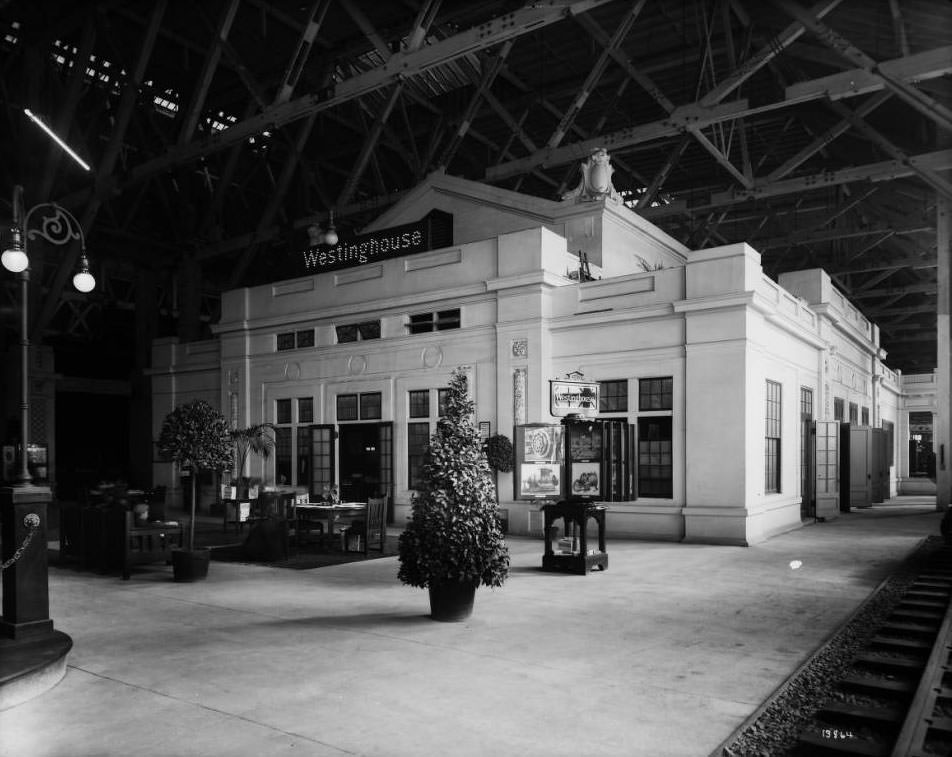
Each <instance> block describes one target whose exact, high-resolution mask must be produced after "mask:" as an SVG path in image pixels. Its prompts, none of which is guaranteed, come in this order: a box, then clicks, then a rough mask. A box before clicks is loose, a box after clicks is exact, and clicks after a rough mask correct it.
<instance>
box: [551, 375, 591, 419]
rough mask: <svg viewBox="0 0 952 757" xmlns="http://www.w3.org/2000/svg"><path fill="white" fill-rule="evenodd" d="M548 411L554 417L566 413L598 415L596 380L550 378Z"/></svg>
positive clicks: (584, 416) (563, 415)
mask: <svg viewBox="0 0 952 757" xmlns="http://www.w3.org/2000/svg"><path fill="white" fill-rule="evenodd" d="M549 412H550V413H551V414H552V415H554V416H555V417H556V418H564V417H565V416H566V415H579V416H581V417H583V418H594V417H595V416H596V415H598V382H597V381H567V380H563V379H552V380H550V381H549Z"/></svg>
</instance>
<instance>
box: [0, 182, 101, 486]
mask: <svg viewBox="0 0 952 757" xmlns="http://www.w3.org/2000/svg"><path fill="white" fill-rule="evenodd" d="M35 214H37V215H36V219H37V220H38V221H39V225H38V226H37V227H36V228H32V229H31V228H30V222H31V220H33V219H34V215H35ZM37 237H39V238H41V239H45V240H46V241H47V242H49V243H50V244H54V245H64V244H69V243H71V242H73V241H76V240H78V241H79V243H80V250H81V252H80V258H79V271H77V272H76V274H75V275H74V276H73V286H75V287H76V289H78V290H79V291H80V292H83V293H86V292H91V291H92V290H93V288H95V286H96V279H95V278H93V275H92V274H91V273H90V272H89V260H88V259H87V258H86V237H85V235H84V234H83V227H82V226H81V225H80V223H79V221H77V220H76V218H75V217H73V215H72V213H70V212H69V211H68V210H66V209H65V208H63V207H60V206H59V205H57V204H56V203H53V202H44V203H40V204H38V205H34V206H33V207H32V208H30V209H29V210H28V211H26V213H24V212H23V187H22V186H20V185H19V184H18V185H17V186H16V187H14V189H13V226H12V228H11V229H10V240H11V241H10V245H9V247H7V248H6V249H4V251H3V255H2V256H0V263H2V265H3V267H4V268H6V269H7V270H8V271H10V272H11V273H16V274H18V275H19V278H20V442H21V450H20V470H19V472H18V474H17V478H16V483H17V485H19V486H27V485H29V484H30V482H31V481H32V476H31V475H30V468H29V464H28V463H29V461H28V459H27V447H28V444H29V437H30V331H29V326H30V324H29V309H28V307H27V305H28V297H29V282H30V269H29V266H30V258H29V256H28V255H27V250H28V247H29V245H28V242H31V241H33V240H35V239H36V238H37Z"/></svg>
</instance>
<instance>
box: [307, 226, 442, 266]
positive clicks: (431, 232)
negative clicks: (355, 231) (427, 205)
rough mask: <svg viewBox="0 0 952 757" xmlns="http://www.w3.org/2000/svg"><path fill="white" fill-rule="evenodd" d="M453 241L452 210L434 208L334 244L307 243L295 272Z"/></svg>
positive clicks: (381, 257)
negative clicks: (415, 218) (410, 219)
mask: <svg viewBox="0 0 952 757" xmlns="http://www.w3.org/2000/svg"><path fill="white" fill-rule="evenodd" d="M452 244H453V216H452V214H450V213H444V212H443V211H441V210H431V211H430V212H429V213H427V214H426V215H425V216H424V217H423V218H421V219H420V220H419V221H414V222H413V223H406V224H403V225H401V226H392V227H390V228H389V229H381V230H380V231H372V232H370V233H369V234H361V235H360V236H357V237H349V238H344V237H341V239H340V241H339V242H338V243H337V244H336V245H334V246H333V247H331V246H330V245H312V246H310V247H306V248H305V249H303V250H301V251H300V253H299V254H298V256H297V263H296V267H297V271H296V272H294V273H293V274H292V275H295V276H306V275H310V274H315V273H326V272H327V271H337V270H339V269H341V268H355V267H357V266H362V265H366V264H368V263H376V262H378V261H381V260H388V259H390V258H399V257H403V256H404V255H413V254H415V253H418V252H426V251H427V250H437V249H439V248H441V247H450V246H452Z"/></svg>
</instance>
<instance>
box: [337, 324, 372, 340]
mask: <svg viewBox="0 0 952 757" xmlns="http://www.w3.org/2000/svg"><path fill="white" fill-rule="evenodd" d="M336 330H337V342H338V344H341V343H344V342H358V341H360V342H363V341H366V340H367V339H379V338H380V321H364V322H362V323H347V324H342V325H340V326H338V327H337V329H336Z"/></svg>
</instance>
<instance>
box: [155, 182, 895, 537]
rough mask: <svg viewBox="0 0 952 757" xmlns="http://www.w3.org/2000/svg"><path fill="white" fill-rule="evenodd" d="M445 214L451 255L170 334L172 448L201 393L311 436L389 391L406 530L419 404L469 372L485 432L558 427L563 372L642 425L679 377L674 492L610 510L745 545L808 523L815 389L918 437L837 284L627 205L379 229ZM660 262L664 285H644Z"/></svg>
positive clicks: (297, 290) (242, 306)
mask: <svg viewBox="0 0 952 757" xmlns="http://www.w3.org/2000/svg"><path fill="white" fill-rule="evenodd" d="M434 207H436V208H440V209H442V210H446V211H447V212H451V213H453V215H454V240H455V244H454V245H453V246H451V247H447V248H443V249H439V250H432V251H429V252H424V253H419V254H416V255H410V256H407V257H404V258H397V259H391V260H383V261H377V262H374V263H371V264H366V265H362V266H359V267H356V268H348V269H343V270H338V271H333V272H328V273H323V274H315V275H312V276H305V277H301V278H297V279H293V280H287V281H279V282H275V283H272V284H266V285H261V286H257V287H253V288H244V289H237V290H233V291H230V292H226V293H225V294H224V296H223V298H222V315H221V319H220V321H219V323H218V324H216V325H215V326H214V329H213V330H214V332H215V334H216V339H214V340H212V341H210V342H203V343H194V344H191V345H180V344H178V343H177V340H157V341H156V343H155V349H154V360H153V365H154V369H153V372H152V373H153V380H154V385H155V386H156V395H155V400H154V423H153V425H154V431H155V434H156V436H157V434H158V428H159V427H160V425H161V420H162V418H163V417H164V415H165V413H166V412H168V410H170V409H171V408H172V407H174V406H175V405H176V404H179V403H180V402H183V401H186V400H188V399H192V398H193V397H196V396H201V397H204V398H206V399H209V401H212V402H213V404H216V405H218V406H219V407H220V408H221V409H222V410H223V412H225V414H226V417H229V416H231V417H230V420H232V421H233V422H234V423H236V424H237V425H239V426H245V425H250V424H253V423H258V422H262V421H273V420H274V419H275V417H274V413H275V403H276V400H278V399H287V398H292V399H293V398H300V397H313V400H314V421H313V422H314V423H315V424H337V421H338V419H337V418H336V407H337V402H336V400H337V397H338V396H339V395H341V394H359V393H364V392H379V393H380V396H381V401H382V407H381V420H382V421H384V422H392V424H393V432H394V457H393V459H394V468H393V473H394V488H393V495H394V501H395V503H396V519H397V520H396V522H397V524H398V525H400V524H401V523H403V522H404V520H405V518H406V516H407V514H408V511H409V502H410V495H411V492H410V490H409V482H408V472H407V423H408V422H409V421H410V420H412V419H410V418H408V407H407V404H408V400H407V397H408V393H409V392H410V391H412V390H418V389H434V390H435V389H437V388H439V387H442V386H446V384H447V382H448V380H449V376H450V373H451V372H452V370H453V369H454V368H455V367H457V366H468V371H469V374H470V377H471V389H472V392H473V395H474V398H475V400H476V405H477V415H478V420H480V421H488V422H490V424H491V429H492V431H493V432H494V433H496V432H500V433H505V434H507V435H511V434H512V429H513V425H514V424H515V423H517V422H526V423H538V422H544V423H551V422H554V421H555V419H554V418H552V416H551V415H550V414H549V405H548V402H549V398H548V391H549V386H548V382H549V380H550V379H553V378H559V377H562V376H564V375H566V374H568V373H570V372H574V371H580V372H582V373H583V374H584V375H585V377H586V378H587V379H589V380H595V381H618V380H624V381H627V382H628V387H629V397H630V404H629V409H628V411H627V412H626V413H623V414H622V416H621V417H624V418H625V419H626V420H628V421H629V422H631V423H635V422H636V421H637V419H638V417H644V416H645V413H644V412H639V411H638V409H637V388H638V380H639V379H641V378H650V377H659V376H665V377H667V376H670V377H671V378H672V380H673V407H672V409H671V410H670V411H664V412H665V414H669V415H670V417H671V420H672V430H673V448H674V449H673V458H674V480H673V495H672V497H670V498H646V497H640V498H638V499H636V500H633V501H631V502H615V503H612V504H611V513H610V517H609V529H610V533H611V534H612V535H614V536H616V537H623V536H628V537H634V538H646V539H668V540H681V539H684V540H687V541H697V542H705V543H722V544H737V545H744V544H750V543H756V542H758V541H761V540H763V539H766V538H769V537H770V536H772V535H774V534H777V533H780V532H782V531H785V530H788V529H790V528H796V527H798V526H799V525H800V524H801V515H800V507H801V498H802V495H803V492H802V491H801V481H800V461H799V450H800V444H801V440H800V416H799V413H800V409H799V406H800V391H801V388H804V387H806V388H809V389H810V390H811V391H812V392H813V397H814V412H815V417H816V418H818V419H821V420H824V419H832V400H833V398H834V397H842V398H843V399H844V401H845V402H846V403H847V405H848V403H849V402H856V403H857V404H858V406H859V407H864V406H865V407H869V408H870V416H871V422H875V423H876V424H878V423H880V422H881V421H882V420H884V419H885V420H889V419H894V421H895V423H896V429H897V434H896V437H897V440H903V439H904V437H903V436H902V434H901V432H900V428H901V419H902V417H903V410H902V406H903V399H902V396H901V390H900V377H898V375H896V374H893V373H891V372H889V371H888V369H885V368H884V367H883V365H882V357H883V356H882V353H881V351H880V350H879V348H878V332H877V331H876V329H875V326H873V325H872V324H870V323H869V322H868V321H867V320H866V319H865V318H863V317H862V315H861V314H860V313H859V311H858V310H857V309H856V308H855V307H853V306H852V305H851V304H850V303H849V302H848V301H847V300H846V299H845V298H844V297H843V296H842V294H841V293H840V292H838V290H836V289H835V287H833V286H832V283H831V282H830V280H829V277H828V276H827V275H826V274H825V273H823V272H822V271H819V270H814V271H806V272H798V273H797V274H793V275H785V277H782V278H781V282H780V283H779V284H778V283H777V282H773V281H771V280H770V279H769V278H767V277H766V276H765V275H764V274H763V271H762V268H761V265H760V255H759V253H758V252H757V251H756V250H754V249H753V248H751V247H749V246H748V245H744V244H738V245H727V246H723V247H715V248H710V249H706V250H698V251H688V250H686V249H684V248H683V247H682V246H681V245H679V243H677V242H676V241H675V240H673V239H671V238H670V237H667V235H665V234H663V233H662V232H660V230H657V229H655V228H654V227H653V226H652V225H651V224H649V223H648V222H647V221H644V219H641V218H639V217H638V216H636V215H635V214H633V213H631V211H629V210H627V209H626V208H624V207H623V206H618V205H615V204H613V203H611V202H607V201H597V202H594V203H591V204H589V205H569V204H564V203H555V202H551V201H545V200H539V199H538V198H527V197H525V196H522V195H517V194H516V193H506V192H504V191H500V190H498V189H496V188H492V187H483V186H482V185H475V184H474V183H473V182H466V181H464V180H460V179H453V178H451V177H443V176H440V177H434V179H433V180H432V181H431V182H430V183H429V184H427V185H426V186H424V187H421V188H420V189H418V190H415V191H414V192H412V193H410V194H409V195H408V197H407V198H405V200H404V201H403V202H401V203H400V204H398V205H397V206H396V207H395V208H394V209H392V210H391V211H388V212H387V213H386V214H384V216H382V217H381V219H380V220H378V222H377V223H376V224H374V226H373V227H371V228H383V227H385V226H390V225H395V224H401V223H407V222H410V221H415V220H418V219H419V218H420V217H422V216H423V215H425V214H426V213H427V212H429V211H430V210H432V209H433V208H434ZM559 232H562V233H559ZM581 240H585V241H584V244H585V245H588V246H589V250H590V251H592V254H593V255H594V252H595V250H596V248H597V252H598V258H597V260H598V262H597V264H596V265H593V272H595V273H597V275H598V276H600V277H601V278H598V279H597V280H594V281H583V282H579V281H576V280H572V278H570V274H572V273H573V272H574V271H575V270H576V268H577V257H576V251H577V249H578V246H577V245H578V244H579V243H580V241H581ZM642 260H644V261H646V262H648V263H649V264H651V265H652V266H653V267H654V266H655V265H656V266H658V267H659V268H658V270H649V271H645V270H643V266H642V265H641V261H642ZM449 308H459V309H460V313H461V328H459V329H453V330H450V331H437V332H432V333H425V334H409V333H408V330H407V322H408V318H409V316H410V314H413V313H425V312H431V311H436V310H443V309H449ZM378 319H379V321H380V324H381V338H380V339H379V340H370V341H357V342H347V343H341V344H338V343H337V340H336V327H337V326H339V325H342V324H354V323H359V322H361V321H366V320H378ZM305 329H307V330H310V329H313V330H314V333H315V344H314V346H313V347H308V348H302V349H292V350H282V351H278V350H277V348H276V337H277V334H278V333H286V332H289V331H296V330H305ZM523 376H524V377H525V385H524V390H525V394H524V397H523V398H522V399H521V400H520V399H517V397H516V396H515V387H516V386H517V384H518V382H519V381H520V380H521V377H523ZM874 376H875V378H874ZM768 380H770V381H775V382H777V383H779V384H780V385H781V387H782V424H781V426H782V450H783V452H782V465H781V471H782V479H781V485H780V491H779V492H771V493H768V492H765V490H764V488H765V487H764V454H765V442H764V413H765V388H766V382H767V381H768ZM518 385H519V386H520V388H521V386H522V385H521V384H518ZM520 413H521V414H522V415H521V416H520V415H519V414H520ZM649 415H650V414H649ZM616 417H619V416H617V415H616ZM901 444H904V441H897V446H900V445H901ZM254 465H256V466H258V468H257V469H256V470H254V471H252V473H253V474H256V473H257V474H258V475H261V476H262V477H263V478H265V479H266V480H267V479H268V478H269V476H271V477H273V462H269V463H267V464H265V463H263V462H262V461H260V460H257V461H255V462H254ZM164 478H169V480H173V479H172V477H171V474H170V473H169V471H168V470H166V469H164V468H162V466H161V465H160V464H157V476H156V483H161V482H163V481H164ZM498 480H499V491H500V495H501V500H502V501H501V505H502V507H504V508H505V509H507V510H509V522H510V527H511V529H512V531H513V532H515V533H538V532H539V529H540V528H541V520H540V518H539V517H538V506H537V504H535V503H522V502H515V501H513V499H512V476H511V475H510V474H502V475H500V476H499V479H498ZM891 480H892V481H893V483H892V484H891V489H892V488H893V487H895V480H896V476H895V474H894V475H893V476H892V477H891ZM295 483H302V482H295Z"/></svg>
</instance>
